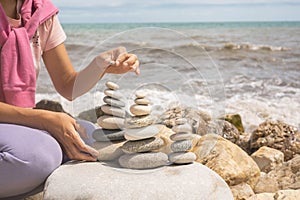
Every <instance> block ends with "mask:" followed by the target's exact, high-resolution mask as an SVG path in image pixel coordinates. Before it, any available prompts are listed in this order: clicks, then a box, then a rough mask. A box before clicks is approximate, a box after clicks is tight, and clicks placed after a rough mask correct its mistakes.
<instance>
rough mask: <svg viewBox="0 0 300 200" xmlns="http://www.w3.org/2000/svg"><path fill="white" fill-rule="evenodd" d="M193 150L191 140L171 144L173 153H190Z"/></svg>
mask: <svg viewBox="0 0 300 200" xmlns="http://www.w3.org/2000/svg"><path fill="white" fill-rule="evenodd" d="M191 148H192V141H191V140H181V141H176V142H174V143H173V144H171V149H172V151H173V152H182V151H188V150H190V149H191Z"/></svg>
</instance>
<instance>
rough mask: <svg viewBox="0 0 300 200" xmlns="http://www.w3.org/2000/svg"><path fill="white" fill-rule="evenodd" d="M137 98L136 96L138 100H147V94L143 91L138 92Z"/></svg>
mask: <svg viewBox="0 0 300 200" xmlns="http://www.w3.org/2000/svg"><path fill="white" fill-rule="evenodd" d="M135 96H136V98H138V99H141V98H145V96H146V93H145V92H144V91H142V90H140V91H136V93H135Z"/></svg>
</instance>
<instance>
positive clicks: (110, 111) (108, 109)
mask: <svg viewBox="0 0 300 200" xmlns="http://www.w3.org/2000/svg"><path fill="white" fill-rule="evenodd" d="M100 108H101V110H102V111H103V112H104V113H105V114H107V115H113V116H116V117H121V118H124V117H125V115H126V111H125V110H123V109H122V108H118V107H114V106H110V105H108V104H105V105H102V106H101V107H100Z"/></svg>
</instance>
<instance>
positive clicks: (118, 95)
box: [104, 89, 124, 99]
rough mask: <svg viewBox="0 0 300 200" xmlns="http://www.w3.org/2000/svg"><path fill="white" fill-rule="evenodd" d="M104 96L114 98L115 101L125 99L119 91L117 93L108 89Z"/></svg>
mask: <svg viewBox="0 0 300 200" xmlns="http://www.w3.org/2000/svg"><path fill="white" fill-rule="evenodd" d="M104 94H105V95H106V96H109V97H111V98H114V99H122V98H124V96H123V95H122V93H120V92H119V91H116V90H112V89H106V90H104Z"/></svg>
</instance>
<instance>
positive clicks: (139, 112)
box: [130, 104, 151, 116]
mask: <svg viewBox="0 0 300 200" xmlns="http://www.w3.org/2000/svg"><path fill="white" fill-rule="evenodd" d="M130 112H131V113H132V114H133V115H135V116H143V115H149V114H150V112H151V106H149V105H148V106H144V105H136V104H134V105H132V106H131V107H130Z"/></svg>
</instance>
